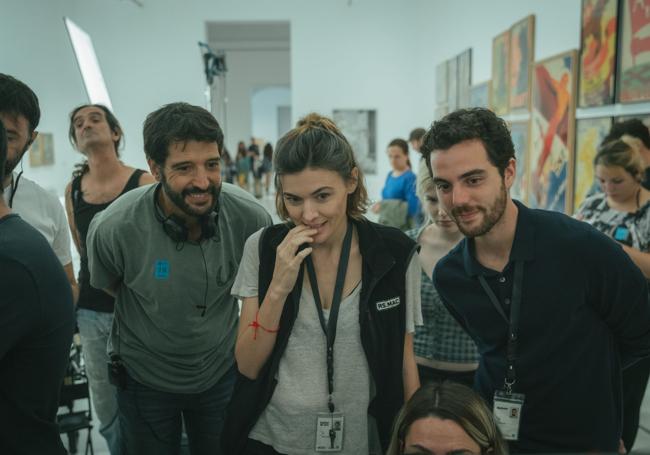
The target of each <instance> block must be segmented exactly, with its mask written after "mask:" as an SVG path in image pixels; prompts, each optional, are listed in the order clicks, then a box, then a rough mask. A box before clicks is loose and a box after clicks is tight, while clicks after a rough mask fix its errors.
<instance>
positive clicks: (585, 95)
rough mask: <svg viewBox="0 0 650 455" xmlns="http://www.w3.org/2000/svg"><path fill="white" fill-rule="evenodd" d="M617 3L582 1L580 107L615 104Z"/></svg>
mask: <svg viewBox="0 0 650 455" xmlns="http://www.w3.org/2000/svg"><path fill="white" fill-rule="evenodd" d="M617 23H618V0H582V27H581V31H580V34H581V35H580V42H581V46H580V49H581V50H580V70H579V71H580V73H579V78H578V79H579V85H578V90H579V91H578V105H579V106H581V107H590V106H602V105H604V104H611V103H613V102H614V74H615V67H616V42H617Z"/></svg>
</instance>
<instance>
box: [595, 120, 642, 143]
mask: <svg viewBox="0 0 650 455" xmlns="http://www.w3.org/2000/svg"><path fill="white" fill-rule="evenodd" d="M623 135H628V136H632V137H635V138H637V139H639V140H640V141H641V142H643V145H644V146H645V147H646V148H648V149H650V131H649V130H648V127H647V126H645V124H644V123H643V122H642V121H641V119H638V118H631V119H627V120H624V121H622V122H616V123H614V124H613V125H612V128H611V129H610V130H609V133H608V134H607V136H605V138H604V139H603V142H602V143H601V145H605V144H607V143H608V142H612V141H615V140H616V139H620V138H621V137H622V136H623Z"/></svg>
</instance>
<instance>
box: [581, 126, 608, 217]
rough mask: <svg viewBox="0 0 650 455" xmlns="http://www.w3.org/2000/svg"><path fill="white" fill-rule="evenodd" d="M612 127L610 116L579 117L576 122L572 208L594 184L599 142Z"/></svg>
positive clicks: (585, 195)
mask: <svg viewBox="0 0 650 455" xmlns="http://www.w3.org/2000/svg"><path fill="white" fill-rule="evenodd" d="M611 127H612V119H611V117H599V118H588V119H580V120H578V121H577V122H576V158H575V172H574V180H573V182H574V184H573V188H574V190H573V208H574V211H575V210H577V209H578V207H580V204H582V202H583V201H584V200H585V198H586V197H587V195H588V194H589V193H590V190H591V189H592V187H594V185H595V184H596V176H595V174H594V158H595V157H596V152H597V151H598V147H599V146H600V143H601V142H602V141H603V139H604V138H605V136H607V133H609V130H610V128H611Z"/></svg>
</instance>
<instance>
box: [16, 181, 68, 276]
mask: <svg viewBox="0 0 650 455" xmlns="http://www.w3.org/2000/svg"><path fill="white" fill-rule="evenodd" d="M16 177H17V176H16V173H15V172H14V174H13V179H12V183H11V184H9V186H8V187H6V188H5V189H4V200H5V203H6V204H7V206H9V201H10V199H11V196H12V191H11V185H12V184H13V182H15V181H16ZM15 193H16V194H14V195H13V197H14V198H13V203H12V206H11V211H12V212H13V213H16V214H18V215H20V217H21V218H22V219H23V220H25V221H26V222H27V223H29V224H30V225H31V226H32V227H34V228H36V230H37V231H38V232H40V233H41V234H43V236H44V237H45V239H46V240H47V243H49V244H50V246H51V247H52V249H53V250H54V254H56V257H57V258H59V262H61V265H67V264H70V263H71V262H72V256H71V254H70V230H69V229H68V221H67V219H66V216H65V210H64V208H63V206H62V205H61V203H60V202H59V199H58V198H57V197H56V196H55V195H54V194H52V193H49V192H47V191H45V190H44V189H43V188H41V187H40V186H39V185H37V184H36V183H34V182H32V181H31V180H29V179H28V178H26V177H24V176H21V177H20V180H19V181H18V187H16V191H15Z"/></svg>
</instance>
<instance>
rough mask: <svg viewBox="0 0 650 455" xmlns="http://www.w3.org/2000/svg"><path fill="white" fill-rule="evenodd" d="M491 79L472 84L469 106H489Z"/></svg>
mask: <svg viewBox="0 0 650 455" xmlns="http://www.w3.org/2000/svg"><path fill="white" fill-rule="evenodd" d="M489 105H490V81H485V82H481V83H480V84H475V85H472V88H471V89H470V92H469V107H489Z"/></svg>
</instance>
